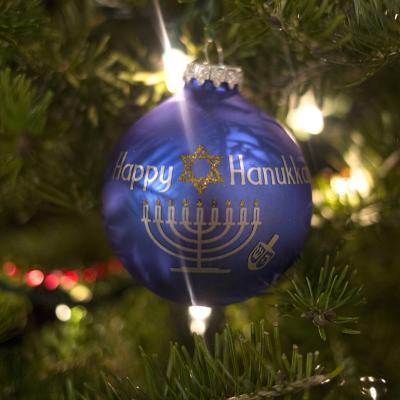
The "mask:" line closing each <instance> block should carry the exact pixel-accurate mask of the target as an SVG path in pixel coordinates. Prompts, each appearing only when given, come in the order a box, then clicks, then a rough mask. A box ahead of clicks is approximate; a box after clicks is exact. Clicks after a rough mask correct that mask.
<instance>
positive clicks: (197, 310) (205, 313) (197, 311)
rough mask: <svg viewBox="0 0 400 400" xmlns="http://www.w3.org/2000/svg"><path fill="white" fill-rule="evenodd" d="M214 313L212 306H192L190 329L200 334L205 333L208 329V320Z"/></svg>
mask: <svg viewBox="0 0 400 400" xmlns="http://www.w3.org/2000/svg"><path fill="white" fill-rule="evenodd" d="M211 313H212V308H211V307H204V306H190V307H189V316H190V331H191V332H192V333H196V334H198V335H204V333H205V331H206V329H207V320H208V318H209V317H210V315H211Z"/></svg>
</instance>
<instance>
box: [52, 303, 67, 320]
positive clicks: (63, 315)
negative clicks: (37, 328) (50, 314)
mask: <svg viewBox="0 0 400 400" xmlns="http://www.w3.org/2000/svg"><path fill="white" fill-rule="evenodd" d="M55 314H56V317H57V318H58V319H59V320H60V321H63V322H65V321H68V320H69V319H70V318H71V309H70V308H69V307H68V306H67V305H66V304H59V305H58V306H57V307H56V309H55Z"/></svg>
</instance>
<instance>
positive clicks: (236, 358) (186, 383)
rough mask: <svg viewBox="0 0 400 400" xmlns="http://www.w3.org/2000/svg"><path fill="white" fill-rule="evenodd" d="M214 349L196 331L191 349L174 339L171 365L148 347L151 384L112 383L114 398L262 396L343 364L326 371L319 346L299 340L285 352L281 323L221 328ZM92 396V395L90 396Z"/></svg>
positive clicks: (296, 388) (233, 399)
mask: <svg viewBox="0 0 400 400" xmlns="http://www.w3.org/2000/svg"><path fill="white" fill-rule="evenodd" d="M213 353H214V354H211V353H210V351H209V350H208V348H207V345H206V344H205V342H204V339H203V338H202V337H200V336H196V335H195V336H194V350H193V354H192V355H191V354H190V353H189V352H188V350H187V349H186V348H185V347H184V346H178V345H177V344H174V345H172V347H171V350H170V356H169V361H168V365H167V368H166V370H164V369H163V368H162V367H160V366H159V364H158V363H157V360H156V358H154V357H152V356H148V355H146V354H145V353H144V352H143V361H144V367H145V369H146V386H145V388H140V387H135V386H134V384H132V383H131V384H130V385H129V386H128V388H126V389H125V390H124V391H122V392H120V391H119V390H118V388H117V387H114V386H112V388H113V390H112V393H113V395H112V396H110V397H107V398H110V399H113V398H114V395H116V397H117V398H119V399H121V400H122V399H130V398H133V399H138V400H140V399H143V400H145V399H146V400H150V399H151V400H158V399H160V400H161V399H174V400H178V399H182V400H183V399H187V400H209V399H229V400H239V399H240V400H261V399H268V398H277V397H284V396H286V397H285V399H289V398H291V397H290V396H291V395H293V394H295V393H297V392H304V393H305V394H304V396H303V398H304V399H306V398H308V392H309V390H310V388H312V387H314V386H320V385H322V384H324V383H326V382H328V381H329V380H331V379H332V378H334V377H336V376H337V375H338V374H339V373H340V368H337V369H335V370H334V371H332V372H324V373H323V367H322V366H321V365H320V364H319V361H317V360H318V352H315V353H307V355H303V354H301V353H300V351H299V348H298V346H296V345H294V346H293V348H292V352H291V355H290V356H289V357H288V356H287V355H286V354H285V353H284V352H282V344H281V340H280V331H279V328H278V325H277V324H275V325H274V326H273V331H272V334H270V333H268V332H266V331H265V329H264V323H263V322H260V323H258V324H253V325H252V326H251V335H250V338H245V337H244V336H243V334H242V333H241V332H232V331H231V330H230V328H229V327H226V328H225V330H224V331H223V332H222V333H221V334H216V336H215V341H214V352H213ZM110 385H112V384H110ZM87 398H88V399H89V398H90V396H88V397H87Z"/></svg>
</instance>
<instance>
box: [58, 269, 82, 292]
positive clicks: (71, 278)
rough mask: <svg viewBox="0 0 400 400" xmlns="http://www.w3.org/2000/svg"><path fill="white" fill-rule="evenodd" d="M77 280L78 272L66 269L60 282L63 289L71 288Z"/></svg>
mask: <svg viewBox="0 0 400 400" xmlns="http://www.w3.org/2000/svg"><path fill="white" fill-rule="evenodd" d="M76 282H78V274H77V273H76V272H75V271H66V272H64V274H63V276H62V277H61V279H60V284H61V286H62V287H63V288H64V289H71V288H72V287H73V286H75V284H76Z"/></svg>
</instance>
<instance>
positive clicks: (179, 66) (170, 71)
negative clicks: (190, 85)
mask: <svg viewBox="0 0 400 400" xmlns="http://www.w3.org/2000/svg"><path fill="white" fill-rule="evenodd" d="M189 60H190V59H189V57H188V56H187V55H186V54H185V53H184V52H183V51H181V50H178V49H174V48H172V47H170V48H167V50H165V52H164V54H163V63H164V72H165V84H166V85H167V89H168V90H169V91H170V92H171V93H176V92H177V91H178V90H179V89H181V88H182V87H183V84H184V82H183V73H184V72H185V69H186V66H187V64H188V63H189Z"/></svg>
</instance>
